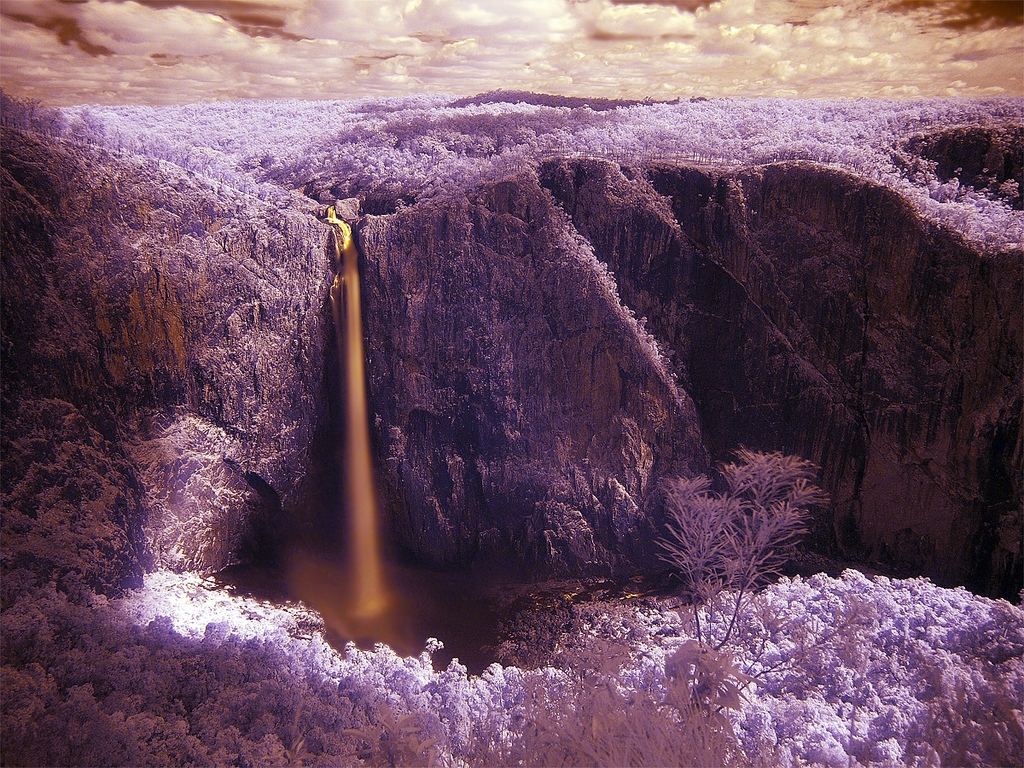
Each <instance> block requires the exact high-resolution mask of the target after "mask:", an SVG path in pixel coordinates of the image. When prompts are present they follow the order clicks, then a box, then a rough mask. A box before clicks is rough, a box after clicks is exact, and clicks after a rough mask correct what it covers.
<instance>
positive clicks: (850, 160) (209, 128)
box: [62, 96, 1024, 248]
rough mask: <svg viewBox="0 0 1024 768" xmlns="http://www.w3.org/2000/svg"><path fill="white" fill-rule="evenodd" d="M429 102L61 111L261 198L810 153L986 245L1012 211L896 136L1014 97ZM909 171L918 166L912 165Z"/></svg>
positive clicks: (1017, 237)
mask: <svg viewBox="0 0 1024 768" xmlns="http://www.w3.org/2000/svg"><path fill="white" fill-rule="evenodd" d="M448 103H450V100H449V99H446V98H445V97H443V96H420V97H413V98H408V99H387V100H377V101H374V100H361V101H351V102H338V101H333V102H303V101H277V102H252V101H240V102H218V103H211V104H195V105H186V106H176V107H162V108H152V107H98V106H92V107H74V108H68V109H65V110H64V112H63V117H64V124H65V125H66V127H65V128H63V129H62V130H64V131H65V132H66V133H69V134H72V135H76V136H79V137H81V138H85V139H87V140H91V141H96V142H99V143H103V144H105V145H107V146H110V147H112V148H115V149H118V150H121V151H129V152H138V153H144V154H149V155H152V156H155V157H159V158H162V159H165V160H170V161H172V162H175V163H177V164H179V165H181V166H183V167H185V168H187V169H189V170H191V171H194V172H196V173H201V174H204V175H207V176H209V177H211V178H214V179H217V180H219V181H221V182H222V183H226V184H231V185H233V186H237V187H239V188H240V189H244V190H247V191H253V192H258V193H259V194H260V195H261V196H264V197H268V198H272V197H273V196H274V195H275V194H280V190H281V187H282V186H283V187H285V188H288V189H301V188H302V187H303V186H304V185H306V184H307V183H309V182H318V181H319V182H322V183H323V184H324V185H325V186H328V187H330V186H337V187H340V191H341V192H343V193H344V194H359V193H364V194H365V193H379V194H383V195H388V196H391V197H395V198H407V199H425V198H429V197H433V196H439V195H445V194H448V193H450V192H452V191H454V190H461V189H466V188H470V187H473V186H476V185H479V184H481V183H484V182H487V181H491V180H495V179H497V178H501V177H503V176H506V175H508V174H509V173H510V172H514V171H516V170H522V169H523V168H527V167H535V166H536V165H537V164H538V163H539V162H542V161H543V160H545V159H547V158H552V157H600V158H608V159H611V160H615V161H617V162H621V163H625V164H637V163H650V162H715V163H720V164H721V163H724V164H729V165H739V164H760V163H771V162H777V161H783V160H811V161H814V162H819V163H825V164H829V165H833V166H835V167H838V168H843V169H845V170H848V171H851V172H853V173H856V174H858V175H860V176H863V177H865V178H867V179H870V180H872V181H875V182H877V183H880V184H883V185H885V186H888V187H890V188H892V189H894V190H896V191H898V192H900V193H901V194H903V195H905V196H906V197H908V198H909V199H910V200H911V201H912V202H913V203H914V205H916V206H917V208H918V210H919V211H920V212H921V213H922V214H923V215H925V216H927V217H928V218H931V219H934V220H936V221H938V222H941V223H943V224H945V225H947V226H950V227H953V228H954V229H957V230H959V231H961V232H962V233H963V234H964V235H965V236H966V237H967V238H969V239H970V240H972V241H974V242H975V243H977V244H979V245H981V246H983V247H987V248H1004V247H1014V246H1018V245H1019V244H1020V242H1021V241H1022V240H1024V213H1021V212H1019V211H1014V210H1012V209H1010V208H1009V207H1008V206H1007V205H1006V203H1005V202H1003V201H1002V200H996V199H993V198H991V197H989V196H986V195H984V194H978V193H975V192H970V193H966V194H965V193H963V191H962V190H960V191H958V190H957V189H954V188H953V187H951V186H950V185H949V184H946V185H942V189H939V188H938V187H939V183H938V181H937V180H936V179H935V177H934V173H931V175H930V177H928V178H909V177H908V175H907V173H905V172H903V171H901V170H900V169H899V168H897V166H896V165H895V163H894V156H895V155H898V154H899V153H900V152H901V151H902V149H901V145H902V143H903V142H904V141H906V140H907V139H908V138H910V137H911V136H913V135H915V134H920V133H934V132H935V131H937V130H942V129H946V128H950V127H955V126H963V125H1002V124H1006V123H1009V122H1013V121H1019V120H1020V111H1021V105H1020V100H1019V99H987V100H942V99H932V100H918V101H876V100H857V101H820V100H806V101H803V100H799V101H798V100H787V99H755V100H748V99H714V100H708V101H700V102H685V101H684V102H677V103H671V104H664V103H659V104H641V105H636V106H631V107H619V108H617V109H613V110H607V111H601V112H595V111H593V110H591V109H589V108H587V107H582V108H575V109H569V108H567V107H548V106H538V105H534V104H525V103H516V104H511V103H492V104H483V105H472V106H463V107H451V106H447V104H448ZM918 175H919V174H918Z"/></svg>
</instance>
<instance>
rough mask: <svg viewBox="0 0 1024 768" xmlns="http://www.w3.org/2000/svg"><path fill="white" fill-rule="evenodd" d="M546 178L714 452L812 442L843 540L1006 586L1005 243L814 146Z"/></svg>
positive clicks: (1017, 531) (1017, 523) (1010, 351)
mask: <svg viewBox="0 0 1024 768" xmlns="http://www.w3.org/2000/svg"><path fill="white" fill-rule="evenodd" d="M542 176H543V180H544V184H545V186H546V187H547V188H549V189H551V190H552V193H553V194H554V195H555V197H556V198H557V199H558V200H559V201H560V202H561V204H562V205H563V206H564V207H565V209H566V210H567V211H568V212H569V213H570V215H571V217H572V220H573V223H574V225H575V226H576V228H577V229H578V230H579V231H580V233H581V234H583V236H584V237H586V238H587V239H588V240H589V241H590V242H592V243H593V244H594V248H595V251H596V253H597V255H598V257H599V258H601V259H602V260H606V261H607V262H608V264H609V265H610V266H611V268H612V269H613V270H614V271H615V272H616V274H617V275H618V276H619V282H620V286H621V290H622V295H623V298H624V300H625V301H626V302H627V303H629V304H630V305H631V306H632V307H634V308H635V309H636V311H637V312H638V313H642V314H644V315H646V316H647V317H648V318H650V322H651V327H652V329H653V330H654V332H655V334H656V335H657V336H658V337H659V338H661V339H664V340H665V341H666V342H667V343H668V344H669V345H670V346H671V347H672V349H673V350H674V351H676V353H677V355H678V358H677V359H678V360H679V361H680V363H681V366H682V371H681V373H682V376H683V380H684V381H685V383H686V387H687V389H688V391H689V392H690V393H691V394H692V395H693V397H694V400H695V401H696V403H697V407H698V410H699V411H700V414H701V419H702V424H703V427H704V431H705V434H706V435H707V441H708V446H709V448H710V450H711V453H712V455H713V456H714V457H715V458H716V459H724V458H727V457H728V453H729V451H731V450H733V449H735V447H736V446H738V445H740V444H743V445H746V446H748V447H752V448H758V449H764V450H783V451H786V452H792V453H796V454H799V455H801V456H804V457H806V458H810V459H812V460H814V461H815V462H816V463H818V464H819V465H820V466H821V467H822V470H823V483H824V485H825V487H826V488H827V490H829V492H830V493H831V494H832V497H833V502H834V503H833V515H834V519H833V521H832V523H833V531H834V537H835V541H836V542H837V543H838V546H839V549H840V551H841V552H842V553H843V554H845V555H846V556H849V557H854V558H856V559H859V560H866V561H869V562H873V561H877V562H881V563H885V564H887V565H889V566H894V567H896V568H899V569H902V570H905V571H907V572H916V573H925V574H928V575H930V576H933V577H934V578H936V579H938V580H940V581H942V582H945V583H966V584H968V585H969V586H971V587H972V588H974V589H979V590H983V591H989V592H992V593H998V594H1003V595H1004V596H1011V597H1012V596H1015V595H1016V591H1017V590H1018V589H1019V586H1020V583H1021V518H1020V508H1021V487H1020V467H1021V456H1022V450H1021V446H1022V438H1021V424H1020V413H1021V356H1022V349H1024V347H1022V328H1021V326H1022V311H1021V295H1022V286H1021V272H1022V270H1021V254H1020V252H1019V251H1014V252H1007V253H996V254H988V255H981V254H979V253H977V252H975V251H974V250H972V249H971V248H970V247H968V246H967V245H966V244H964V242H963V241H962V239H961V238H959V237H958V236H957V235H956V234H955V233H951V232H948V231H944V230H942V229H939V228H937V227H935V226H933V225H931V224H928V223H926V222H924V221H923V220H921V219H920V218H919V217H918V216H917V215H916V214H915V213H914V211H913V210H912V208H911V207H910V205H909V204H908V203H907V202H906V201H904V200H902V199H901V198H900V197H899V196H898V195H896V194H895V193H893V192H891V191H889V190H886V189H884V188H881V187H878V186H876V185H873V184H870V183H868V182H866V181H864V180H862V179H858V178H855V177H853V176H850V175H848V174H845V173H843V172H840V171H835V170H829V169H824V168H821V167H818V166H814V165H812V164H805V163H784V164H778V165H773V166H767V167H762V168H753V169H743V170H739V171H735V172H729V173H724V172H720V171H711V170H700V169H680V168H653V169H650V170H649V171H647V172H646V173H642V174H632V173H630V174H629V175H627V174H626V173H624V172H623V171H621V170H620V169H619V168H618V167H616V166H614V165H612V164H609V163H603V162H596V161H583V162H560V163H553V164H551V165H549V166H547V167H546V168H545V169H544V171H543V174H542Z"/></svg>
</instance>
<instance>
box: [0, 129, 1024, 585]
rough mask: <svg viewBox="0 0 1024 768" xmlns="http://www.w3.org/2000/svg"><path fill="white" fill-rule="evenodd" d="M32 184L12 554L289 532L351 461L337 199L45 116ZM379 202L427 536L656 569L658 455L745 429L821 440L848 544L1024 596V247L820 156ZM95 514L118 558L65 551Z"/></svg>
mask: <svg viewBox="0 0 1024 768" xmlns="http://www.w3.org/2000/svg"><path fill="white" fill-rule="evenodd" d="M328 182H329V180H328V181H325V182H324V184H325V185H326V186H325V187H324V189H321V190H319V192H318V194H319V195H326V194H327V193H328V192H331V191H332V190H333V187H332V186H331V183H328ZM3 196H4V197H3V205H4V217H3V316H2V331H3V334H2V344H3V356H4V377H3V382H2V397H3V411H4V419H5V426H4V430H3V432H4V434H3V439H4V472H3V483H4V486H3V494H4V506H5V517H4V556H5V558H8V559H5V569H6V568H7V566H8V564H9V563H10V564H13V565H12V566H11V567H15V566H16V567H17V568H22V569H23V568H27V569H29V570H33V569H35V570H34V571H33V572H35V573H37V575H41V576H42V577H45V578H50V577H51V576H50V574H56V573H57V572H60V571H62V569H63V570H67V569H73V570H75V572H76V573H79V574H81V576H80V578H81V579H82V580H83V581H84V582H87V583H88V584H92V585H94V588H96V589H101V590H106V591H116V590H117V589H119V588H121V586H123V585H126V584H131V583H134V581H133V580H136V579H137V578H138V574H139V573H140V568H141V567H142V565H144V564H145V563H146V562H157V561H158V562H160V563H161V564H164V565H168V566H170V567H174V568H186V569H197V570H201V571H211V570H216V569H218V568H221V567H224V566H226V565H229V564H231V563H234V562H237V561H238V560H239V559H240V558H241V557H244V556H245V553H246V552H248V553H249V555H250V556H251V555H252V554H253V553H254V552H255V553H259V552H262V553H266V552H268V551H269V550H271V549H272V548H273V544H274V542H273V541H272V539H273V538H274V535H275V532H276V533H277V534H281V533H283V532H286V533H289V534H290V533H292V532H293V531H294V530H295V528H296V526H295V525H293V524H292V523H293V522H294V519H292V518H289V515H290V514H293V513H296V512H298V511H300V510H306V509H307V508H308V507H309V505H308V504H307V502H308V501H309V499H310V498H311V495H312V494H313V493H315V492H316V491H317V489H318V488H319V489H326V490H324V493H326V494H328V495H329V494H330V491H331V486H332V484H333V483H336V482H337V470H336V464H335V462H334V459H333V454H332V451H333V446H332V445H331V441H330V434H331V429H332V427H330V426H329V422H330V418H329V416H330V405H331V400H332V397H333V396H334V395H332V394H331V393H332V391H333V388H334V386H335V385H336V381H335V377H336V374H335V373H334V370H335V368H336V366H335V363H336V361H335V360H333V355H334V354H335V352H334V351H333V348H334V345H333V344H332V343H330V342H331V338H330V336H331V334H332V333H333V331H332V330H331V328H330V325H329V319H328V318H329V313H328V312H327V311H326V304H325V301H326V295H327V288H328V276H329V270H328V260H327V250H326V248H327V243H328V234H329V228H328V227H327V226H326V225H325V224H323V223H322V222H320V221H318V220H317V215H319V214H321V213H322V207H321V206H320V205H318V204H316V203H314V202H312V201H305V202H301V201H298V200H297V199H292V200H291V202H288V203H287V204H286V205H284V206H283V207H274V206H270V205H267V204H266V203H264V202H261V201H260V200H257V199H254V198H252V197H250V196H246V195H243V194H241V193H239V192H237V191H235V190H232V189H231V188H229V187H226V186H225V187H218V185H216V184H215V183H213V182H207V181H204V180H202V179H200V178H199V177H195V176H190V175H188V174H186V173H185V172H183V171H182V170H181V169H178V168H175V167H174V166H171V165H168V164H157V163H153V162H149V161H143V160H140V159H138V158H128V159H125V158H119V157H116V156H113V155H111V154H108V153H105V152H104V151H102V150H100V149H97V148H95V147H89V146H86V145H80V144H75V143H70V142H67V141H64V140H59V139H53V140H48V141H47V142H45V143H44V142H42V141H41V140H39V139H38V138H35V137H33V136H32V135H28V134H24V133H21V132H19V131H17V130H7V131H6V132H5V137H4V144H3ZM325 199H328V198H325ZM329 199H333V198H329ZM363 202H364V209H366V210H369V211H370V212H371V213H372V212H373V211H387V212H388V215H384V216H373V215H370V216H367V217H366V218H365V219H364V220H363V221H362V222H361V223H360V224H359V225H358V227H357V235H358V239H359V242H360V244H361V247H362V249H363V265H362V271H363V279H364V292H363V295H364V299H365V300H364V311H365V317H364V328H365V333H366V337H367V338H366V348H367V353H368V361H367V371H368V376H369V391H370V397H371V408H372V409H373V411H374V412H375V418H374V423H373V424H372V425H371V429H372V432H373V438H374V441H375V448H376V453H377V463H378V479H379V482H380V486H381V490H382V494H383V496H384V500H385V505H384V506H385V509H386V510H387V514H388V523H389V529H390V534H391V537H392V540H393V541H394V543H395V545H396V546H397V548H398V550H399V551H400V552H401V553H403V554H404V555H406V556H408V557H411V558H412V559H414V560H416V561H418V562H421V563H428V564H431V565H434V566H444V567H448V566H466V565H470V564H473V565H490V566H493V567H494V568H496V569H500V570H501V572H502V573H505V574H512V573H518V574H519V575H531V576H540V575H547V576H550V575H552V574H559V573H561V574H574V575H581V574H589V575H596V574H615V573H622V572H625V571H629V570H631V569H634V568H641V569H648V570H649V569H653V568H657V567H658V561H657V558H656V557H655V551H654V544H653V541H654V539H655V537H656V535H657V533H658V530H659V526H660V524H661V520H660V517H659V515H660V510H659V502H658V494H657V484H658V479H659V478H660V477H663V476H666V475H675V474H680V475H690V474H695V473H697V472H703V471H705V470H706V469H707V467H708V465H709V462H710V460H712V459H713V460H721V459H727V458H729V455H730V453H731V451H733V450H734V449H735V448H736V447H738V446H739V445H740V444H745V445H746V446H748V447H750V448H754V449H764V450H783V451H786V452H791V453H796V454H799V455H801V456H804V457H807V458H810V459H812V460H814V461H815V462H817V463H818V464H819V465H821V467H822V468H823V483H824V485H825V486H826V487H827V488H828V490H829V491H830V492H831V494H832V496H833V500H834V505H833V518H832V519H830V520H827V521H826V525H825V526H824V527H823V528H822V529H821V530H819V531H818V532H817V533H818V536H819V544H820V545H821V546H822V547H824V548H826V549H828V548H829V547H837V548H838V549H839V550H841V551H842V553H843V554H844V555H847V556H854V557H858V558H861V559H869V560H878V561H882V562H886V563H889V564H892V565H895V566H898V567H900V568H901V569H902V570H904V571H906V572H916V573H924V574H928V575H931V576H933V577H935V578H937V579H939V580H941V581H943V582H960V581H963V582H965V583H967V584H968V585H969V586H971V587H973V588H975V589H979V590H984V591H989V592H994V593H999V594H1004V595H1007V596H1014V595H1015V594H1016V590H1017V588H1018V587H1019V583H1020V578H1021V563H1022V560H1024V558H1022V556H1021V538H1022V537H1021V523H1020V507H1021V488H1020V465H1021V455H1022V437H1021V425H1020V411H1021V392H1020V381H1021V355H1022V352H1021V350H1022V328H1021V325H1022V311H1021V293H1022V287H1021V256H1020V253H1019V251H1013V252H1006V253H992V254H985V255H982V254H979V253H977V252H976V251H975V250H973V249H972V248H971V247H969V246H967V245H966V244H965V243H964V242H963V241H962V239H961V238H959V237H958V236H957V235H956V234H955V233H951V232H949V231H947V230H944V229H941V228H938V227H936V226H934V225H932V224H930V223H927V222H925V221H924V220H922V219H921V218H920V217H919V216H918V215H917V214H916V213H915V212H914V210H913V209H912V207H911V206H910V205H909V204H908V203H907V202H906V201H904V200H903V199H901V198H900V197H899V196H898V195H897V194H895V193H893V192H891V191H887V190H885V189H883V188H881V187H878V186H875V185H873V184H870V183H868V182H867V181H864V180H862V179H859V178H857V177H854V176H850V175H848V174H845V173H842V172H839V171H836V170H831V169H826V168H823V167H821V166H815V165H812V164H807V163H786V164H780V165H774V166H765V167H757V168H746V169H717V170H715V169H711V168H707V167H703V168H680V167H655V168H649V169H646V170H642V171H637V172H633V171H629V172H624V171H623V170H621V169H620V168H619V167H618V166H616V165H614V164H611V163H607V162H601V161H563V162H553V163H550V164H548V165H546V166H544V167H543V168H542V170H541V174H540V178H539V179H538V177H537V176H536V175H534V174H532V173H530V172H522V173H519V174H518V175H513V176H510V177H508V178H507V179H505V180H504V181H501V182H497V183H490V184H487V185H484V186H482V187H480V188H477V189H476V190H474V191H471V192H468V193H467V192H459V191H456V190H452V191H451V192H450V194H449V195H448V196H447V197H445V198H444V199H435V200H432V201H428V202H423V203H419V204H415V205H411V206H407V207H402V206H399V205H397V203H396V204H395V205H389V204H387V201H377V203H374V204H373V205H369V204H367V201H363ZM378 203H379V204H378ZM392 211H393V212H392ZM605 264H607V265H608V267H610V268H611V269H612V270H614V276H613V275H612V274H609V273H608V271H607V269H606V266H605ZM634 312H635V313H636V315H641V316H642V317H639V318H638V317H637V316H636V315H634ZM645 322H647V323H649V330H648V328H646V327H645ZM691 396H692V398H693V399H692V400H691ZM55 425H56V426H55ZM61 425H67V426H61ZM64 429H66V430H67V434H68V436H69V437H68V439H67V440H65V442H64V443H63V444H60V443H59V440H58V436H59V435H60V434H62V432H61V430H64ZM51 443H52V445H51ZM47 446H50V447H49V448H47ZM8 457H10V458H8ZM83 473H84V474H83ZM99 476H102V477H103V478H104V479H103V480H102V482H100V481H99V480H97V477H99ZM46 478H48V479H46ZM90 478H91V479H90ZM75 489H78V490H75ZM83 489H84V490H83ZM76 494H77V495H76ZM76 499H77V500H76ZM7 510H13V513H12V514H8V512H7ZM53 515H56V516H57V517H58V518H60V520H59V522H53V521H50V522H48V523H47V524H46V525H45V526H44V525H42V524H40V523H37V522H35V521H36V520H40V519H46V520H50V517H52V516H53ZM315 517H316V516H315V515H312V516H309V519H307V520H306V521H307V522H310V521H311V520H312V522H316V520H315ZM87 531H93V532H94V533H93V534H87V533H85V532H87ZM322 532H323V529H321V533H322ZM37 536H42V537H43V538H42V539H38V540H37V539H36V538H35V537H37ZM46 536H49V537H50V538H48V539H47V538H46ZM19 537H29V538H30V539H31V541H29V540H27V539H26V540H25V541H22V540H21V538H19ZM76 537H77V538H76ZM82 537H92V538H93V539H94V540H95V541H97V542H100V544H98V545H97V547H98V549H96V550H95V551H96V552H99V553H102V554H97V555H96V556H95V557H92V555H90V554H88V553H89V552H91V551H92V550H88V548H86V549H85V550H83V552H85V553H86V554H83V555H82V556H81V557H82V560H81V563H78V561H77V560H75V558H76V557H78V555H71V554H69V555H67V558H66V560H67V561H66V562H65V561H64V560H61V559H60V558H61V557H64V555H60V556H58V555H57V554H55V553H54V554H53V555H52V556H51V555H50V554H48V547H49V545H48V544H46V543H45V542H53V543H54V546H55V547H56V546H57V545H58V544H59V548H61V549H62V551H66V552H68V553H70V552H75V551H76V550H77V548H79V547H81V546H85V545H84V543H83V542H84V538H82ZM146 547H148V550H149V557H151V558H153V559H152V560H150V561H147V560H146V556H145V554H144V552H145V549H146ZM11 558H13V559H11ZM68 558H69V559H68ZM108 559H109V562H110V567H109V568H108V569H104V568H103V567H102V565H101V564H102V562H105V561H106V560H108Z"/></svg>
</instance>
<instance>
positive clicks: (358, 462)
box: [327, 206, 392, 640]
mask: <svg viewBox="0 0 1024 768" xmlns="http://www.w3.org/2000/svg"><path fill="white" fill-rule="evenodd" d="M327 221H328V223H329V224H331V225H332V229H333V241H334V258H333V263H332V268H333V270H334V282H333V284H332V285H331V308H332V311H333V314H334V329H335V337H336V339H337V343H338V366H339V368H340V371H339V373H340V386H341V388H342V390H343V399H342V403H343V413H344V422H345V436H344V449H343V452H342V467H341V468H340V469H341V472H342V478H343V482H342V488H343V493H342V500H341V502H342V508H343V510H344V514H345V515H346V522H347V532H348V535H347V554H348V558H347V560H348V584H347V591H348V595H347V597H346V599H345V600H344V601H342V602H343V605H344V609H343V611H341V614H342V615H340V617H339V621H340V622H342V623H344V625H345V626H344V627H338V629H339V631H343V632H344V633H346V634H348V635H349V636H350V637H351V638H352V639H355V640H359V639H381V640H383V639H385V637H384V635H387V634H388V633H387V631H386V625H387V623H388V621H387V619H388V613H389V611H390V609H391V607H392V598H391V595H390V593H389V590H388V588H387V584H386V582H385V577H384V559H383V555H382V546H381V533H380V520H379V512H378V502H377V489H376V486H375V484H374V478H373V459H372V454H371V450H370V431H369V421H368V408H367V402H366V370H365V361H364V357H363V328H362V317H361V308H360V302H359V251H358V249H357V248H356V243H355V238H354V237H353V234H352V228H351V226H349V224H348V223H347V222H345V221H343V220H342V219H340V218H338V216H337V214H336V212H335V209H334V207H333V206H332V207H331V208H328V210H327Z"/></svg>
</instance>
